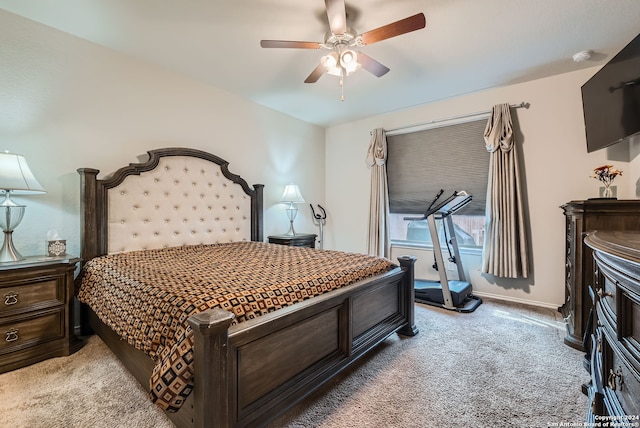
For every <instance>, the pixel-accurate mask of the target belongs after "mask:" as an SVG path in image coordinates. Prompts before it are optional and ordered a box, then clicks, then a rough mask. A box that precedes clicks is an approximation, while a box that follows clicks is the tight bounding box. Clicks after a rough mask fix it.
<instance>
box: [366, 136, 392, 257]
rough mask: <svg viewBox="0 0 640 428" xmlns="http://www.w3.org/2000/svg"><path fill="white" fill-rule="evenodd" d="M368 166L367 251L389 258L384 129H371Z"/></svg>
mask: <svg viewBox="0 0 640 428" xmlns="http://www.w3.org/2000/svg"><path fill="white" fill-rule="evenodd" d="M366 162H367V166H368V167H369V168H370V169H371V193H370V197H369V232H368V233H367V252H368V253H369V254H372V255H376V256H382V257H387V258H389V257H390V256H391V239H390V237H389V188H388V184H387V137H386V135H385V132H384V129H382V128H377V129H374V130H373V131H371V142H370V143H369V150H368V151H367V159H366Z"/></svg>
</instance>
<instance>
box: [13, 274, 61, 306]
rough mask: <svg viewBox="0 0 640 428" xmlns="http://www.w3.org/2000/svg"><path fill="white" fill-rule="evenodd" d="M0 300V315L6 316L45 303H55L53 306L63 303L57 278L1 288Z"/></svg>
mask: <svg viewBox="0 0 640 428" xmlns="http://www.w3.org/2000/svg"><path fill="white" fill-rule="evenodd" d="M0 299H1V300H0V315H7V313H13V312H17V311H19V310H21V309H32V308H34V307H38V306H40V307H42V306H44V304H46V303H47V302H55V304H57V303H63V302H64V296H61V295H60V287H58V279H57V278H52V279H46V280H43V281H37V282H31V283H30V284H24V285H16V286H9V287H2V288H0ZM48 306H50V304H49V305H48Z"/></svg>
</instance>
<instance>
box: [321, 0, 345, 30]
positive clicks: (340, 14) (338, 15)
mask: <svg viewBox="0 0 640 428" xmlns="http://www.w3.org/2000/svg"><path fill="white" fill-rule="evenodd" d="M324 5H325V6H326V8H327V18H329V28H330V29H331V32H332V33H333V34H344V33H346V32H347V11H346V8H345V5H344V0H324Z"/></svg>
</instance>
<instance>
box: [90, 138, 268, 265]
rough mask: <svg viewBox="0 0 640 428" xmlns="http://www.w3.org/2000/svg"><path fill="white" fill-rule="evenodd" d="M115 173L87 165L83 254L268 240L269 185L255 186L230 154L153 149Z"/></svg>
mask: <svg viewBox="0 0 640 428" xmlns="http://www.w3.org/2000/svg"><path fill="white" fill-rule="evenodd" d="M147 153H148V155H149V159H148V160H147V161H146V162H143V163H132V164H129V165H128V166H125V167H123V168H120V169H119V170H117V171H116V172H115V173H113V174H112V175H111V176H110V177H107V178H105V179H98V178H97V175H98V173H99V172H100V171H99V170H97V169H92V168H80V169H78V173H79V174H80V177H81V211H82V212H81V222H82V230H81V232H82V236H81V241H82V242H81V245H82V250H81V252H82V254H81V257H82V258H83V259H84V260H89V259H91V258H93V257H96V256H100V255H104V254H109V253H117V252H122V251H133V250H142V249H151V248H162V247H168V246H179V245H193V244H212V243H218V242H232V241H243V240H245V241H248V240H252V241H262V239H263V236H262V235H263V232H262V188H263V185H262V184H254V185H253V189H252V188H250V187H249V185H248V184H247V182H246V181H245V180H244V179H243V178H242V177H240V176H238V175H235V174H232V173H231V172H229V170H228V165H229V163H228V162H226V161H225V160H223V159H221V158H219V157H217V156H215V155H212V154H210V153H207V152H203V151H200V150H195V149H187V148H166V149H157V150H150V151H148V152H147Z"/></svg>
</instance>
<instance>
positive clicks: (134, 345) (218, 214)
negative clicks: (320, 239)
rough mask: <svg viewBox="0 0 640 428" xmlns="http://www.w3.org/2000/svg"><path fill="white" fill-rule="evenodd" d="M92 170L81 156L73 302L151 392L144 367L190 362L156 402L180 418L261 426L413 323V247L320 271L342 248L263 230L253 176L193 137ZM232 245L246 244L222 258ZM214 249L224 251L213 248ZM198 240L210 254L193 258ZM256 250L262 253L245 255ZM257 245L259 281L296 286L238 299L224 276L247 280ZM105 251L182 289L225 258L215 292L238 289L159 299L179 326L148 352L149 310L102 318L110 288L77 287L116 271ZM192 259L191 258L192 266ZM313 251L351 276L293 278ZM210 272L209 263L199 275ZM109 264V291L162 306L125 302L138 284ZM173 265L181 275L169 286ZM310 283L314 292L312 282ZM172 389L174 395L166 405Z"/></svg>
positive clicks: (183, 423)
mask: <svg viewBox="0 0 640 428" xmlns="http://www.w3.org/2000/svg"><path fill="white" fill-rule="evenodd" d="M99 172H100V171H99V170H97V169H93V168H81V169H78V173H79V174H80V177H81V180H80V182H81V257H82V260H83V269H82V272H81V274H80V275H79V278H78V281H77V289H76V292H77V294H78V295H79V296H81V295H82V296H83V298H82V299H81V300H83V301H85V302H88V303H89V304H86V303H82V304H81V308H80V309H81V325H82V328H83V333H85V334H87V333H89V332H92V333H97V334H98V335H99V336H100V337H101V338H102V339H103V340H104V342H105V343H106V344H107V345H108V346H109V347H110V348H111V350H112V351H113V352H114V354H115V355H117V356H118V358H119V359H120V360H121V361H122V362H123V364H124V365H125V366H126V367H127V369H128V370H129V371H130V372H131V373H132V374H133V375H134V376H135V377H136V379H138V381H139V382H140V383H141V384H142V385H143V386H145V387H147V388H151V392H150V396H151V398H152V399H154V400H156V399H158V397H157V396H154V389H153V388H154V381H153V379H154V376H155V380H156V381H158V379H159V378H160V379H164V380H166V378H167V377H176V376H174V375H175V373H176V370H175V367H179V368H180V369H181V370H182V368H184V367H185V365H188V368H189V370H190V371H187V372H186V373H187V375H186V377H185V379H187V377H188V379H187V380H184V381H183V382H180V381H179V380H178V381H176V382H174V383H175V384H178V385H180V388H181V389H180V390H176V391H174V392H175V394H174V395H175V396H177V397H178V398H177V399H176V401H175V402H173V403H170V404H166V403H165V404H163V405H162V406H161V407H163V408H164V409H166V412H167V415H168V416H169V418H170V419H171V420H172V421H173V423H174V424H175V425H176V426H178V427H232V426H265V425H267V424H268V423H269V422H271V421H272V420H273V419H275V418H276V417H278V416H279V415H281V414H282V413H284V412H285V411H287V410H288V409H289V408H291V407H292V406H293V405H294V404H296V403H297V402H299V401H300V400H302V399H303V398H305V397H306V396H308V395H309V394H310V393H312V392H313V391H315V390H316V389H318V388H319V387H320V386H321V385H323V384H324V383H326V382H327V381H328V380H329V379H331V378H332V377H333V376H335V375H336V374H338V373H340V372H341V371H342V370H344V369H345V368H346V367H348V366H349V365H350V364H352V363H353V362H354V361H356V360H357V359H359V358H360V357H362V356H363V355H365V354H366V353H367V352H368V351H370V350H371V349H373V348H374V347H375V346H376V345H378V344H379V343H381V342H382V341H384V340H385V339H386V338H387V337H388V336H389V335H391V334H394V333H399V334H402V335H407V336H413V335H415V334H417V332H418V330H417V328H416V326H415V324H414V303H413V281H414V263H415V258H413V257H410V256H406V257H400V258H399V259H398V263H397V264H396V263H393V264H392V263H389V265H390V266H388V267H386V268H384V269H379V268H378V267H376V268H373V267H371V268H369V271H368V273H367V274H366V275H365V276H364V277H359V276H358V277H356V276H353V277H352V269H351V267H348V269H347V268H344V267H340V269H342V270H341V271H340V272H343V273H340V274H338V273H335V272H337V271H335V272H334V271H333V270H332V271H331V273H330V274H329V273H327V272H329V269H330V265H331V263H330V262H331V260H334V259H336V260H337V258H338V257H339V256H340V257H341V256H342V255H341V254H339V253H340V252H334V251H329V250H316V249H310V248H304V249H300V248H291V247H287V246H280V245H277V244H268V243H265V242H262V241H263V218H262V212H263V197H262V190H263V185H261V184H254V185H253V186H249V185H248V184H247V182H246V181H245V180H244V179H243V178H242V177H240V176H238V175H235V174H233V173H231V172H230V171H229V168H228V162H226V161H224V160H223V159H221V158H219V157H217V156H215V155H212V154H210V153H207V152H203V151H200V150H195V149H189V148H166V149H157V150H150V151H148V152H147V159H146V160H142V161H140V162H139V163H132V164H129V165H127V166H125V167H122V168H120V169H118V170H117V171H116V172H115V173H113V174H112V175H110V176H107V177H105V178H102V179H99V178H98V174H99ZM230 248H231V249H233V250H230ZM239 248H242V249H243V251H245V249H247V248H248V249H250V251H255V252H256V253H251V254H252V255H251V256H246V255H240V256H239V257H238V255H237V254H236V256H234V257H236V258H235V259H232V258H227V255H228V254H231V253H234V254H235V251H236V250H238V251H239ZM194 251H195V253H194ZM217 251H223V252H224V253H223V254H222V255H220V254H219V253H217ZM258 251H259V252H260V253H257V252H258ZM264 252H266V253H264ZM202 253H206V254H209V253H210V254H212V255H210V256H207V257H210V258H209V259H203V258H202V257H205V256H203V255H202ZM263 253H264V254H265V255H264V256H262V255H253V254H263ZM238 254H244V253H238ZM344 256H345V260H346V258H348V257H349V256H353V257H354V263H355V257H356V255H349V253H344ZM361 256H362V257H363V262H366V263H369V259H366V257H369V256H365V255H361ZM228 257H231V256H228ZM323 257H324V259H323ZM358 257H359V256H358ZM261 258H263V259H265V260H268V261H269V262H268V264H269V265H272V266H270V267H269V269H272V270H273V271H268V270H267V269H266V268H259V269H257V270H259V271H260V272H262V273H263V276H262V278H264V281H265V284H258V285H259V286H260V287H262V286H264V287H272V285H273V284H267V282H268V280H270V279H271V278H272V277H280V278H281V279H280V280H278V281H280V282H287V281H289V282H291V283H290V284H286V285H285V288H287V289H292V290H290V291H292V293H293V294H292V296H295V295H297V296H298V298H297V299H296V298H293V299H289V298H287V297H283V296H280V295H279V294H278V297H277V298H274V297H273V296H270V295H269V293H270V291H269V290H271V288H268V289H266V290H262V294H263V295H264V296H265V299H266V301H267V303H269V302H271V303H274V304H273V305H268V304H267V305H263V304H262V303H260V304H258V303H255V298H253V297H249V299H250V300H251V304H248V303H247V302H246V300H245V301H244V303H243V302H242V299H243V298H244V297H245V296H248V294H247V293H248V292H246V293H245V290H243V289H242V290H240V289H236V288H234V287H236V286H235V285H234V284H235V283H238V284H245V283H248V281H249V280H250V279H247V278H245V277H243V276H242V275H249V271H250V270H251V266H250V264H251V263H249V264H244V265H243V264H242V263H240V260H242V259H250V260H251V261H252V263H253V261H254V260H258V259H261ZM147 259H154V260H156V259H157V260H159V263H164V265H171V267H172V269H168V268H167V273H166V275H167V276H166V277H164V276H163V277H162V279H158V278H157V275H159V274H158V272H160V271H164V269H162V268H158V265H149V266H152V267H148V265H147V263H148V260H147ZM281 259H282V263H285V262H286V263H293V264H295V266H293V265H292V266H288V265H286V264H280V260H281ZM140 260H142V261H140ZM232 260H237V262H236V261H232ZM276 260H277V261H278V262H277V263H276V262H275V261H276ZM167 261H169V262H167ZM178 261H180V262H181V263H184V264H185V266H183V267H182V268H181V269H182V270H180V271H179V272H178V273H175V272H174V270H173V266H174V265H175V266H179V265H180V263H178ZM272 261H273V262H272ZM289 261H291V262H289ZM256 263H257V262H256ZM345 263H346V262H345ZM376 263H378V262H376ZM113 264H115V265H124V266H128V267H131V266H136V269H137V267H138V266H147V271H148V272H152V274H147V275H146V276H145V275H142V277H143V278H147V277H149V276H151V277H152V278H151V279H150V280H149V281H150V282H153V283H162V284H164V286H165V287H166V289H170V290H174V289H177V288H180V289H181V292H183V291H184V290H186V289H192V291H193V288H194V287H195V286H194V287H192V285H193V284H196V283H199V281H200V279H199V278H200V277H197V278H196V277H195V276H193V275H196V274H197V272H196V271H200V270H202V269H204V268H205V267H207V266H211V267H215V268H216V270H218V271H219V270H220V269H221V268H222V267H223V266H224V267H230V269H229V270H230V272H229V273H228V275H229V276H228V277H223V276H220V277H217V276H216V278H224V279H219V280H216V281H218V282H220V283H221V284H220V286H225V287H228V288H229V289H231V291H225V292H224V293H227V294H229V293H237V295H235V296H234V295H232V296H231V297H230V298H229V299H228V301H233V302H235V303H237V301H238V296H240V298H239V300H241V302H240V303H238V304H237V305H236V306H233V307H231V306H229V307H226V306H225V305H227V306H228V304H227V303H226V302H224V303H220V304H218V303H219V302H217V301H215V299H216V298H217V297H216V296H218V294H216V295H215V296H213V295H212V296H209V295H208V294H206V293H205V291H204V290H203V291H202V292H200V291H196V292H195V293H193V292H192V296H195V297H193V298H202V301H206V304H202V305H200V303H202V301H199V303H198V304H197V305H195V306H197V308H196V309H194V307H193V306H194V305H185V306H189V311H182V312H180V311H178V312H175V310H174V309H171V311H172V312H171V314H172V315H171V316H169V315H167V313H168V310H165V309H163V310H164V311H165V312H163V313H162V316H161V317H160V318H162V319H167V318H171V323H172V325H175V326H177V327H176V328H177V329H179V330H180V332H181V334H180V335H179V338H178V339H176V342H175V343H173V342H172V351H171V352H166V351H167V348H169V346H168V345H167V347H166V348H162V349H164V351H165V352H162V353H158V354H154V353H153V352H152V353H150V352H149V350H148V349H143V348H144V346H139V343H138V342H137V339H136V338H137V337H139V336H145V335H146V336H153V337H157V334H156V333H153V332H151V333H150V330H152V327H153V326H154V325H156V324H158V323H157V322H156V321H149V322H147V324H145V322H144V321H140V320H136V321H130V319H129V318H128V317H129V316H131V315H127V316H123V317H122V319H121V320H120V321H118V320H115V321H110V320H107V319H106V318H105V314H104V313H105V312H109V311H111V312H113V313H114V314H116V315H117V314H121V313H123V312H122V311H123V309H122V308H120V307H118V308H117V309H112V310H110V309H109V308H110V306H109V303H108V302H107V303H105V304H104V307H100V306H98V305H96V304H94V302H93V301H91V299H90V298H88V297H87V295H88V294H90V293H93V291H87V290H85V289H83V288H82V287H88V286H86V284H85V281H88V279H87V278H88V277H90V276H105V275H104V273H105V272H113V271H114V269H115V267H114V265H113ZM189 264H191V266H193V267H194V268H193V269H190V268H189ZM314 264H315V265H322V266H323V267H324V268H326V269H327V272H321V273H318V275H326V277H327V278H328V277H329V276H331V277H332V278H334V277H340V278H346V277H348V280H347V279H344V280H342V283H340V284H338V285H337V286H335V287H334V288H331V287H328V286H327V287H325V286H324V282H325V281H324V279H323V278H325V276H319V278H320V279H319V280H318V279H313V280H308V278H307V276H304V275H306V274H304V275H303V274H300V278H295V277H296V275H297V273H298V272H306V271H307V270H309V269H310V266H311V265H314ZM338 264H339V263H338ZM91 266H93V271H91V270H90V269H91ZM195 267H197V269H196V268H195ZM127 269H129V268H127ZM131 269H133V268H131ZM178 270H179V269H178ZM169 271H170V272H169ZM192 271H193V272H192ZM87 272H93V273H92V274H89V273H87ZM127 272H128V271H127ZM148 272H147V273H148ZM194 272H195V273H194ZM285 272H286V274H285ZM345 272H346V273H345ZM210 274H211V273H210V272H208V271H207V272H205V274H204V276H206V275H210ZM163 275H164V274H163ZM171 275H174V276H171ZM198 275H200V274H198ZM216 275H217V273H216ZM252 275H253V274H252ZM106 276H109V275H106ZM110 276H111V277H115V278H120V281H118V280H116V281H115V282H120V284H118V287H123V288H121V289H118V291H117V292H115V291H113V290H109V289H108V287H107V290H106V291H105V293H111V295H113V296H120V297H118V299H120V303H122V306H133V307H135V308H136V309H135V310H136V311H139V312H143V310H142V309H140V308H144V311H147V312H153V311H155V312H158V311H160V309H157V308H155V309H154V308H151V307H150V306H151V303H149V302H151V298H150V297H148V296H144V297H142V302H143V303H131V304H129V302H133V297H131V296H133V295H134V294H136V295H137V294H139V292H138V291H135V292H134V291H131V292H130V291H129V290H128V289H127V287H128V286H129V285H130V284H131V283H132V281H133V280H132V279H130V278H129V277H128V276H125V273H122V272H120V271H118V273H116V274H113V275H110ZM254 276H255V275H254ZM251 278H253V276H252V277H251ZM182 279H184V280H185V284H186V285H183V284H182V283H181V285H179V286H178V285H177V284H178V281H181V280H182ZM251 280H252V279H251ZM136 281H137V280H136ZM203 281H204V280H203ZM278 281H275V282H278ZM307 282H308V283H309V284H311V283H313V284H312V286H311V287H312V289H313V290H314V291H311V292H309V293H308V295H307V294H304V293H305V291H301V290H299V289H295V290H293V288H295V287H296V284H302V285H304V283H307ZM320 283H321V285H322V286H320V285H318V284H320ZM113 286H114V287H115V285H113ZM216 286H217V285H216ZM140 288H142V289H145V290H146V289H148V288H149V285H148V284H146V285H145V284H142V285H141V286H140ZM320 288H322V289H323V290H322V292H320V291H318V292H316V289H318V290H319V289H320ZM325 288H326V290H325ZM172 292H173V291H172ZM207 293H208V292H207ZM211 293H213V291H211ZM238 293H239V294H238ZM276 293H279V292H276ZM156 294H161V295H162V296H163V298H164V299H165V300H171V301H172V302H173V301H174V300H176V299H178V300H180V301H182V300H181V299H183V298H182V297H177V298H176V297H171V298H167V297H166V295H167V293H165V292H164V291H160V292H156ZM225 295H226V294H225ZM202 296H208V297H202ZM185 298H186V297H185ZM94 300H107V299H104V298H102V297H100V298H96V299H94ZM211 301H213V302H214V303H216V304H211V303H210V302H211ZM220 302H222V300H221V301H220ZM250 306H251V308H253V309H256V308H259V309H260V308H261V310H257V311H256V313H255V314H253V313H250V312H251V311H249V310H248V309H247V311H245V310H244V309H242V308H249V309H250ZM223 307H224V308H225V309H223ZM134 312H135V311H134ZM174 318H175V319H174ZM240 319H242V322H239V320H240ZM143 325H146V327H143ZM134 327H135V328H134ZM138 327H140V329H139V330H137V328H138ZM167 329H168V327H163V328H162V329H160V328H159V330H163V331H166V330H167ZM123 331H124V334H123ZM143 332H144V334H143ZM186 338H188V341H187V339H186ZM159 343H161V346H164V345H165V344H167V339H166V338H160V339H159ZM185 343H186V344H188V346H187V345H184V344H185ZM175 349H185V351H184V352H182V353H177V354H176V355H178V356H179V358H178V357H174V354H175V352H174V350H175ZM160 354H162V355H160ZM161 357H162V358H161ZM162 361H169V362H170V363H171V364H174V367H172V366H171V364H169V365H168V366H166V367H165V366H164V365H163V363H162ZM176 361H177V362H176ZM161 366H162V367H161ZM166 373H170V374H171V376H168V375H167V374H166ZM159 383H162V382H159ZM168 388H174V385H173V384H172V385H170V386H169V387H168ZM163 394H164V392H163V393H161V394H160V395H163ZM174 398H175V397H174ZM176 402H177V403H178V405H174V404H175V403H176Z"/></svg>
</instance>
